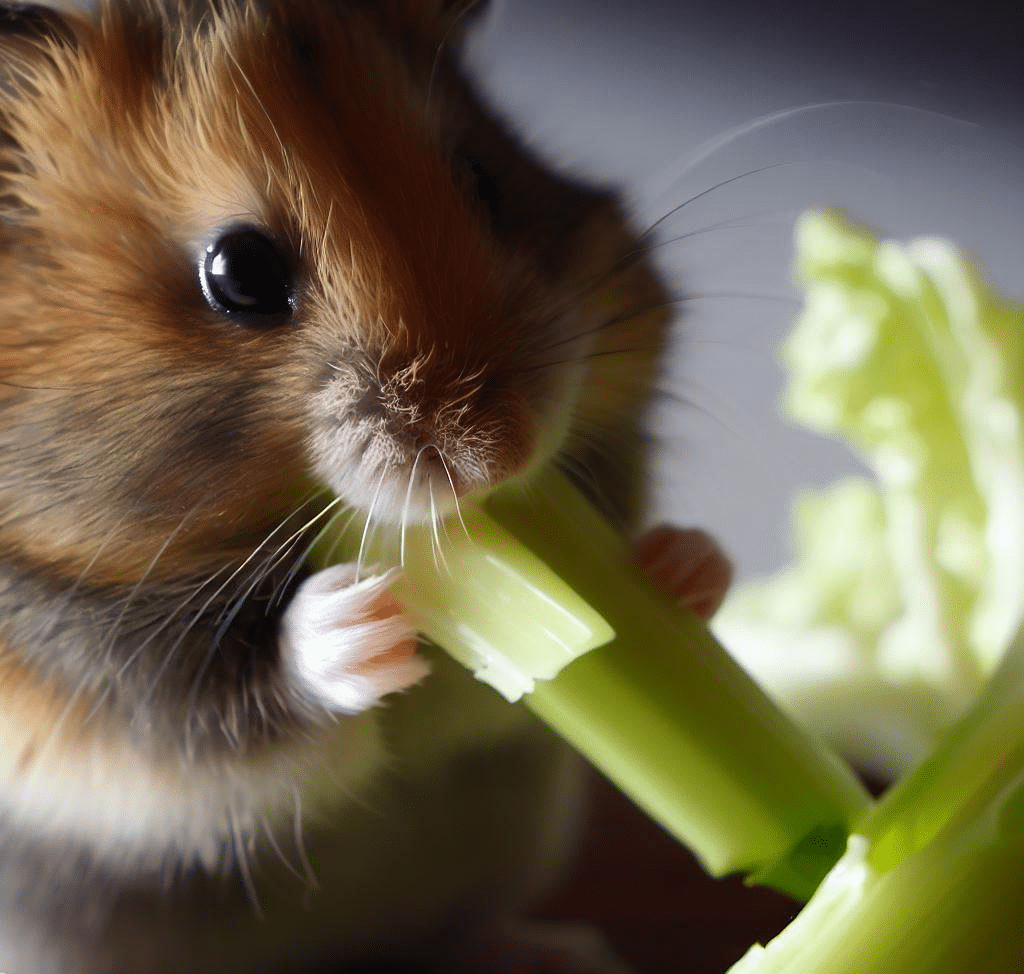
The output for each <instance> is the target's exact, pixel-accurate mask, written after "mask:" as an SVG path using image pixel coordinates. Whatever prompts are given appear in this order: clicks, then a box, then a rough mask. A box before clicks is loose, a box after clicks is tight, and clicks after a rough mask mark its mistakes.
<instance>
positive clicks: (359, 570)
mask: <svg viewBox="0 0 1024 974" xmlns="http://www.w3.org/2000/svg"><path fill="white" fill-rule="evenodd" d="M387 475H388V471H387V468H385V469H384V470H382V471H381V474H380V480H378V481H377V489H376V490H375V491H374V492H373V498H372V499H371V500H370V507H369V508H368V510H367V512H366V523H365V524H364V525H363V536H362V537H361V538H360V539H359V556H358V557H357V558H356V582H357V583H358V582H359V579H360V578H361V577H362V574H363V556H364V554H365V553H366V536H367V534H369V531H370V522H371V521H373V511H374V509H375V508H376V506H377V498H378V497H379V496H380V492H381V488H382V487H383V486H384V479H385V478H386V477H387Z"/></svg>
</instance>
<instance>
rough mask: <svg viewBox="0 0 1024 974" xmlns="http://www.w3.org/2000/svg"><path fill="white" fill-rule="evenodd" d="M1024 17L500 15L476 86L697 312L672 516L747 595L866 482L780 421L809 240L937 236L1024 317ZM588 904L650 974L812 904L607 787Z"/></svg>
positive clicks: (968, 11) (656, 1) (709, 961)
mask: <svg viewBox="0 0 1024 974" xmlns="http://www.w3.org/2000/svg"><path fill="white" fill-rule="evenodd" d="M1022 41H1024V5H1022V4H1016V5H1009V4H997V3H980V4H979V3H976V4H973V5H970V4H952V3H943V2H928V0H860V2H852V0H842V2H827V0H826V2H823V0H817V2H812V0H784V2H775V3H753V2H749V0H504V2H499V3H498V4H497V5H496V7H495V10H494V13H493V16H492V17H491V18H490V20H489V21H488V22H487V26H486V27H485V29H484V30H483V31H482V32H481V33H480V34H479V36H478V37H477V38H476V41H475V45H474V47H473V48H472V50H471V65H472V68H473V70H474V72H475V73H476V74H477V76H478V77H479V78H480V79H481V81H482V83H483V84H484V86H485V87H486V88H487V89H488V90H489V91H490V93H491V96H492V99H493V100H494V101H495V102H496V103H497V104H498V105H499V106H500V107H501V108H502V109H503V110H504V111H505V113H506V114H507V115H509V116H510V117H511V118H512V119H513V120H514V121H515V122H516V123H517V125H518V127H519V128H520V130H522V131H523V132H525V133H526V134H527V135H528V136H529V138H530V141H531V142H532V143H533V144H534V146H535V147H537V148H539V149H540V150H541V151H542V152H543V153H544V154H546V155H547V156H548V157H549V158H551V159H552V160H553V161H555V162H557V163H559V164H561V165H563V166H564V167H565V168H567V169H568V170H570V171H572V172H576V173H582V174H586V175H589V176H591V177H594V178H595V179H598V180H602V181H606V182H611V183H614V184H617V185H619V186H620V187H621V188H622V189H623V191H624V192H625V194H626V198H627V200H628V201H629V203H630V205H631V207H632V209H633V212H634V213H635V215H636V222H637V224H638V226H640V227H646V226H649V225H650V224H652V223H654V222H655V221H656V220H663V222H662V223H661V224H660V230H661V237H660V241H661V242H660V244H659V246H658V251H657V252H658V256H659V259H660V260H661V262H662V265H663V267H664V269H665V272H666V274H667V276H668V279H669V281H670V282H671V284H672V286H673V287H674V288H676V289H677V290H678V291H679V292H680V293H681V294H684V295H686V296H688V297H689V298H690V299H691V300H688V301H687V302H686V303H685V304H684V305H683V308H684V309H685V314H683V315H681V317H680V321H679V341H678V343H677V345H676V348H675V352H674V355H673V360H672V365H671V369H670V374H669V376H668V379H667V382H666V386H667V389H668V391H669V392H670V393H671V394H673V395H675V396H677V397H679V400H680V401H670V402H667V403H666V406H665V408H664V410H663V412H662V415H661V416H660V420H659V433H660V436H661V441H662V445H663V450H662V455H661V459H660V462H659V465H658V470H657V476H656V488H657V506H658V513H659V514H660V516H662V517H666V518H671V519H673V520H676V521H683V522H692V523H699V524H701V525H703V526H706V527H708V528H710V529H711V530H712V531H713V532H714V533H715V534H716V535H717V536H718V537H719V538H720V539H721V540H722V541H723V543H724V544H725V546H726V547H727V549H728V550H729V552H730V553H731V554H732V556H733V558H734V559H735V562H736V565H737V568H738V574H739V577H740V580H741V581H742V580H745V579H752V578H755V577H758V576H761V575H764V574H766V573H769V572H771V571H773V570H775V569H776V568H778V567H780V566H781V565H782V564H784V563H785V562H786V561H787V559H788V557H789V555H790V551H789V547H788V539H789V505H790V500H791V497H792V495H793V492H794V490H796V489H797V488H799V487H800V486H803V485H807V484H825V483H828V482H830V481H832V480H834V479H836V478H837V477H838V476H840V475H841V474H843V473H847V472H851V471H854V470H856V469H858V465H857V462H856V460H855V459H854V458H852V457H851V456H850V455H849V454H848V453H847V452H846V451H845V450H844V449H843V448H842V447H840V446H839V445H837V444H834V443H830V442H827V441H824V440H821V439H819V438H817V437H815V436H813V435H811V434H810V433H807V432H804V431H801V430H798V429H794V428H792V427H790V426H788V425H787V424H786V423H785V422H784V421H783V420H782V419H781V418H780V417H779V416H778V413H777V408H776V406H777V401H778V398H779V394H780V392H781V389H782V386H783V381H784V376H783V374H782V372H781V370H780V368H779V365H778V363H777V358H776V350H777V348H778V345H779V343H780V341H781V339H782V338H783V337H784V336H785V334H786V333H787V331H788V330H789V327H790V324H791V322H792V320H793V318H794V316H795V314H796V312H797V310H798V307H799V305H798V298H799V295H798V294H797V292H796V291H795V289H794V288H793V287H792V286H791V283H790V261H791V255H792V228H793V221H794V219H795V218H796V216H797V215H798V214H799V213H800V212H802V211H803V210H805V209H807V208H809V207H814V206H829V207H839V208H842V209H844V210H846V211H847V212H848V213H849V214H850V215H851V216H852V217H854V218H855V219H856V220H858V221H859V222H862V223H864V224H866V225H868V226H869V227H872V228H873V229H875V230H877V231H879V232H881V233H883V234H885V235H886V236H891V237H895V238H899V239H907V238H911V237H915V236H921V235H941V236H945V237H948V238H950V239H952V240H953V241H955V242H956V243H957V244H958V245H959V246H960V247H961V248H962V249H964V250H965V251H967V252H968V253H970V254H972V255H973V256H974V257H975V258H976V259H977V261H978V262H979V263H980V265H981V266H982V268H983V269H984V273H985V274H986V275H987V277H988V278H989V280H990V281H991V282H992V283H993V284H994V285H996V286H997V287H998V288H999V289H1001V290H1002V291H1003V292H1004V293H1005V294H1007V295H1009V296H1011V297H1015V298H1017V299H1018V300H1024V275H1022V269H1024V48H1022ZM592 788H593V793H594V795H595V797H596V799H597V800H596V802H595V812H594V815H593V818H592V820H591V824H590V828H589V830H588V832H587V836H586V838H585V844H584V847H583V851H582V854H581V856H580V858H579V861H578V864H577V869H576V873H575V876H574V879H573V881H572V883H571V884H570V885H569V887H568V888H567V889H565V890H563V891H562V892H561V893H560V894H559V895H558V896H556V897H555V898H554V899H553V900H552V901H551V902H550V903H549V904H547V906H546V909H545V912H546V913H547V915H549V916H552V917H557V918H561V919H569V920H573V919H580V920H585V921H588V922H597V923H598V924H599V925H600V926H601V927H602V928H603V929H604V930H605V931H606V932H607V933H608V935H609V936H610V938H611V940H612V942H613V944H614V945H615V946H616V948H617V949H618V950H619V951H620V952H621V953H622V954H623V956H625V957H626V958H627V959H628V960H629V961H630V962H631V963H632V964H634V965H635V966H636V968H637V970H638V971H641V972H646V974H661V972H665V974H668V972H672V974H683V972H694V974H702V972H706V974H715V972H721V971H724V970H726V969H727V967H728V966H729V965H730V964H731V963H732V962H734V961H735V960H736V959H738V958H739V956H741V954H742V953H743V952H744V950H745V949H746V947H747V945H749V944H750V943H751V942H752V941H754V940H755V939H758V940H761V941H764V940H765V939H767V938H770V937H771V936H773V935H774V934H775V933H776V932H777V931H778V930H779V929H781V927H782V926H784V925H785V923H786V922H788V920H789V919H790V918H791V917H792V916H793V915H794V913H795V911H796V905H795V904H792V903H790V902H789V901H787V900H785V899H784V898H782V897H777V896H774V895H772V894H770V893H768V892H767V891H763V890H760V891H759V890H749V889H746V888H744V887H742V885H741V884H740V883H739V882H733V881H726V882H719V883H713V882H710V881H708V880H706V879H705V878H704V877H702V875H701V874H700V871H699V869H698V868H697V867H696V865H695V864H694V863H693V862H692V860H690V858H689V857H688V855H687V854H686V853H685V852H683V851H682V850H681V849H679V848H678V847H676V846H675V845H674V844H673V843H672V841H671V840H669V839H668V838H667V837H665V836H664V835H663V834H661V833H660V832H659V830H658V829H657V827H655V826H653V825H651V824H650V823H648V822H645V821H644V819H643V818H642V816H640V815H639V813H636V812H635V811H633V810H632V809H631V808H630V807H629V806H628V805H627V804H626V803H625V802H624V801H623V800H621V799H619V798H617V797H616V795H615V793H614V792H613V791H612V790H611V789H610V788H609V787H608V786H607V785H606V784H604V783H603V782H601V781H599V780H596V779H595V780H594V781H593V784H592Z"/></svg>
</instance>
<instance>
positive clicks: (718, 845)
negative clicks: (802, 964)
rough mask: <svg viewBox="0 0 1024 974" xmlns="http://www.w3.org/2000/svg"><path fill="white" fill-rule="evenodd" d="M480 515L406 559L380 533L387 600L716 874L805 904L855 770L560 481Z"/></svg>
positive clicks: (417, 537) (829, 860)
mask: <svg viewBox="0 0 1024 974" xmlns="http://www.w3.org/2000/svg"><path fill="white" fill-rule="evenodd" d="M486 507H487V510H486V511H480V510H473V511H469V512H467V513H466V527H467V529H468V531H467V532H462V528H461V526H459V525H457V524H454V525H453V524H450V523H449V524H447V525H446V526H445V531H446V535H447V536H446V537H444V538H433V537H431V534H430V532H429V530H428V529H427V528H424V527H419V528H409V529H407V531H406V538H405V542H404V549H405V550H404V558H403V557H402V555H403V552H402V550H401V549H402V547H403V543H402V540H401V537H400V534H399V533H398V532H391V533H390V535H386V533H385V532H382V531H377V532H374V534H376V537H374V538H368V539H366V541H365V547H366V549H367V550H366V558H367V560H370V561H374V562H376V563H379V564H383V565H396V564H399V563H400V562H404V571H403V572H402V573H401V574H400V576H399V577H398V578H397V579H396V581H395V583H394V585H393V587H392V591H393V593H394V595H395V597H396V598H397V599H398V600H399V602H401V603H402V604H403V606H404V608H405V609H406V611H407V612H408V613H409V615H410V617H411V618H412V621H413V622H414V623H415V624H416V625H417V626H418V627H419V628H420V630H421V631H422V632H423V633H424V634H426V635H427V636H428V637H429V638H431V639H432V640H433V641H435V642H437V643H438V644H439V645H441V646H442V648H444V649H445V650H447V651H448V652H449V653H450V654H451V655H453V656H454V657H455V658H456V659H458V660H459V661H460V662H462V663H464V664H466V665H468V666H469V667H470V668H471V669H473V670H474V671H475V672H476V674H477V676H478V677H480V678H482V679H485V680H486V681H487V682H490V683H491V684H492V685H494V686H495V687H496V688H497V689H499V690H500V691H501V692H503V693H504V694H505V695H506V696H507V697H509V698H510V699H515V698H516V697H517V696H518V695H519V694H520V693H521V694H523V702H524V703H525V704H526V705H527V706H528V707H529V708H530V709H531V710H532V711H533V712H534V713H536V714H537V715H538V716H539V717H540V718H541V719H543V720H544V721H545V722H547V723H548V724H549V725H550V726H551V727H552V728H553V729H554V730H555V731H557V732H558V733H559V734H560V735H561V736H562V737H564V738H565V739H566V740H567V741H568V742H569V743H570V744H572V745H573V746H574V747H576V748H577V749H578V750H579V751H580V752H581V753H582V754H583V755H584V756H585V757H586V758H587V759H588V760H590V761H591V762H592V763H593V764H594V765H595V766H596V767H597V768H598V769H599V770H600V771H602V772H603V773H604V774H605V775H606V776H607V777H609V778H610V779H611V780H612V781H613V782H614V783H615V784H616V785H618V786H619V787H620V788H621V789H622V790H623V791H624V792H625V793H626V794H627V795H629V796H630V797H631V798H632V799H633V800H634V801H635V802H636V803H637V804H638V805H639V806H640V807H641V808H643V809H645V810H646V811H647V812H648V813H650V814H651V815H652V817H653V818H655V819H656V820H657V821H658V822H659V823H661V824H662V826H664V827H665V828H666V829H667V830H668V831H669V832H670V833H671V834H672V835H674V836H676V837H677V838H678V839H679V840H680V841H682V842H683V843H685V844H686V845H687V846H688V847H689V848H690V849H692V850H693V851H694V852H695V854H696V855H697V856H698V858H699V859H700V860H701V862H702V863H703V865H704V866H705V868H706V869H707V870H708V872H710V873H711V874H712V875H715V876H719V875H723V874H725V873H730V872H734V871H743V872H747V873H750V874H751V879H752V880H753V881H755V882H762V883H765V884H768V885H772V886H775V887H776V888H779V889H782V890H784V891H786V892H788V893H790V894H791V895H793V896H796V897H798V898H806V897H808V896H809V895H810V894H811V893H812V892H813V890H814V888H815V887H816V886H817V884H818V882H819V881H820V880H821V878H822V877H823V876H824V875H825V874H826V873H827V871H828V870H829V869H830V868H831V866H832V865H833V864H834V863H835V861H836V860H837V859H838V858H839V856H840V855H841V854H842V851H843V847H844V844H845V841H846V836H847V835H848V833H849V829H850V826H851V825H852V823H854V822H856V821H858V820H860V819H861V818H862V817H863V815H864V813H865V811H866V809H867V808H868V807H869V804H870V799H869V798H868V796H867V794H866V793H865V792H864V790H863V788H862V787H861V786H860V784H859V783H858V781H857V780H856V778H855V777H854V775H853V774H852V772H850V770H849V768H848V767H847V766H846V765H845V764H843V763H842V762H841V761H839V760H838V759H837V758H836V757H835V756H834V755H833V754H832V753H831V752H830V751H828V750H827V749H825V748H824V747H823V746H821V745H819V744H818V743H817V742H816V741H814V740H812V739H811V738H809V737H808V736H807V734H806V733H805V732H804V731H803V730H801V729H800V728H798V727H797V726H796V725H795V724H794V723H793V722H792V721H791V720H790V719H789V718H788V717H787V716H785V715H784V714H783V713H782V712H781V711H780V710H779V709H778V708H777V707H776V706H775V704H773V703H772V702H771V701H770V700H769V699H768V698H767V697H766V696H765V694H764V693H763V692H762V691H761V690H760V689H759V688H758V687H757V685H756V684H755V683H754V682H753V681H752V680H751V679H750V678H749V677H748V676H747V675H746V673H744V671H743V670H742V669H741V668H740V667H739V666H738V665H737V664H736V663H735V662H734V661H733V660H732V658H731V657H730V656H729V655H728V654H727V653H726V652H725V651H724V650H723V649H722V648H721V646H719V645H718V643H717V642H716V641H715V639H714V637H713V636H712V635H711V634H710V632H709V631H708V628H707V626H706V625H705V624H704V623H703V622H701V621H700V620H699V619H698V618H697V617H696V616H695V615H693V614H692V613H690V612H689V611H687V610H684V609H679V608H677V607H675V606H673V605H671V604H670V602H669V600H668V599H667V598H666V597H665V596H664V595H662V594H661V593H660V592H659V591H657V590H656V589H655V588H654V586H652V585H651V584H650V583H648V582H647V580H646V579H644V578H643V577H642V576H641V575H640V573H639V571H638V570H637V568H636V567H635V565H634V561H633V558H632V556H631V553H630V551H629V549H628V546H627V545H626V544H625V543H624V542H623V540H622V539H621V538H619V537H618V535H617V534H616V533H615V531H614V530H613V529H612V528H611V527H610V526H609V525H608V524H607V523H606V522H605V520H604V519H603V517H602V516H601V515H600V514H598V513H597V512H596V511H595V510H594V509H593V508H592V507H591V506H590V505H589V504H588V503H587V502H586V501H585V500H584V499H583V498H582V497H581V496H580V494H579V493H578V492H577V491H576V490H575V489H574V488H572V487H571V486H570V485H569V484H568V482H567V481H566V480H565V479H564V478H562V477H561V476H560V475H559V474H557V473H556V472H554V471H552V470H549V471H547V472H545V473H544V474H543V475H542V476H541V477H540V478H538V479H537V480H536V481H535V482H533V483H532V484H531V485H530V487H529V488H528V489H526V490H523V489H520V490H512V489H506V490H504V491H501V492H499V493H497V494H495V495H494V496H492V497H491V498H490V499H489V500H488V502H487V505H486ZM495 522H496V523H495ZM467 535H468V537H467ZM358 540H359V543H360V544H363V543H364V542H363V539H362V538H360V539H358ZM355 541H356V539H355V537H354V535H353V534H352V533H350V535H349V537H348V538H347V539H345V538H343V537H342V538H339V536H338V531H337V529H336V528H330V529H329V530H328V531H327V532H326V536H325V537H324V538H323V539H322V540H321V543H320V547H319V552H318V554H317V555H316V556H315V559H314V561H315V563H317V564H324V563H326V562H327V561H329V560H330V559H331V558H332V557H337V556H338V554H341V556H342V557H345V558H351V557H352V553H353V548H354V545H355ZM332 549H333V550H334V554H333V555H332V554H331V551H332ZM561 579H564V580H565V581H561ZM567 583H568V584H567ZM570 586H571V587H570ZM590 606H594V607H597V608H598V609H599V612H600V614H599V615H598V614H597V613H596V612H595V611H594V609H591V608H590ZM613 636H614V638H613ZM602 643H608V645H605V646H603V647H602V648H600V649H594V647H595V646H600V645H601V644H602Z"/></svg>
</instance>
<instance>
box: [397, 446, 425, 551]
mask: <svg viewBox="0 0 1024 974" xmlns="http://www.w3.org/2000/svg"><path fill="white" fill-rule="evenodd" d="M425 449H426V447H425V446H421V447H420V448H419V450H418V451H417V453H416V459H415V460H413V462H412V470H411V471H410V472H409V485H408V486H407V487H406V488H405V504H404V506H403V507H402V532H401V535H402V536H401V540H400V541H399V552H398V563H399V565H401V566H402V568H405V529H406V527H407V526H408V524H409V505H410V503H411V502H412V489H413V487H414V486H415V485H416V468H417V467H418V466H419V465H420V457H421V456H423V451H424V450H425Z"/></svg>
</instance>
